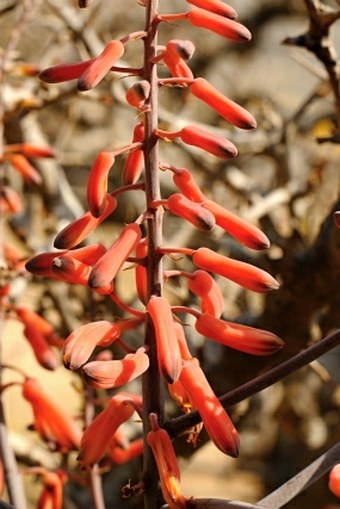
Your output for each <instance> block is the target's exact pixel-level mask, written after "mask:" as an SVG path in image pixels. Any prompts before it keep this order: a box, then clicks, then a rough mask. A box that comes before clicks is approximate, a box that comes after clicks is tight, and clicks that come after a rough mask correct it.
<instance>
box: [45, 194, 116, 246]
mask: <svg viewBox="0 0 340 509" xmlns="http://www.w3.org/2000/svg"><path fill="white" fill-rule="evenodd" d="M116 207H117V200H116V198H115V197H114V196H111V195H110V194H106V197H105V205H104V209H103V212H102V213H101V215H100V216H98V217H94V216H93V215H92V214H91V212H86V213H85V214H83V215H82V216H81V217H79V218H78V219H76V220H75V221H72V223H70V224H68V225H67V226H65V228H63V229H62V230H61V231H60V232H59V233H58V235H57V236H56V238H55V239H54V247H56V248H58V249H72V248H73V247H76V246H78V245H79V244H80V243H81V242H83V240H85V239H86V238H87V237H88V235H90V234H91V233H92V232H93V231H95V229H96V228H97V226H99V225H100V224H101V223H102V222H103V221H105V219H106V218H107V217H108V216H109V215H110V214H112V212H113V211H114V210H115V208H116Z"/></svg>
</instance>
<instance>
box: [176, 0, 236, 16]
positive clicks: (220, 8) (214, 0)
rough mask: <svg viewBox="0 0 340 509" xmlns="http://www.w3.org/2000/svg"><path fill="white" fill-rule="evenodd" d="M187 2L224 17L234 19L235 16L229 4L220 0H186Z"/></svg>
mask: <svg viewBox="0 0 340 509" xmlns="http://www.w3.org/2000/svg"><path fill="white" fill-rule="evenodd" d="M186 1H187V2H188V3H189V4H192V5H195V6H196V7H201V8H202V9H205V10H207V11H210V12H214V13H215V14H219V15H220V16H225V17H226V18H230V19H235V18H237V12H236V11H235V9H233V8H232V7H231V6H230V5H228V4H226V3H224V2H221V1H220V0H186Z"/></svg>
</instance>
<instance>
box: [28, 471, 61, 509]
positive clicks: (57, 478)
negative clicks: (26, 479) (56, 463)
mask: <svg viewBox="0 0 340 509" xmlns="http://www.w3.org/2000/svg"><path fill="white" fill-rule="evenodd" d="M25 473H29V474H34V475H37V474H38V475H40V476H41V477H42V482H43V490H42V492H41V494H40V496H39V499H38V505H37V508H38V509H62V506H63V486H64V484H65V483H66V481H67V479H68V475H67V473H66V472H65V471H64V470H56V471H54V472H50V471H48V470H46V469H45V468H44V467H30V468H29V469H28V470H27V471H26V472H25Z"/></svg>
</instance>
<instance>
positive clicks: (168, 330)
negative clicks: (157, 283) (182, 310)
mask: <svg viewBox="0 0 340 509" xmlns="http://www.w3.org/2000/svg"><path fill="white" fill-rule="evenodd" d="M147 310H148V313H149V315H150V317H151V320H152V323H153V325H154V328H155V335H156V346H157V357H158V363H159V366H160V369H161V371H162V373H163V375H164V376H165V378H166V379H167V381H168V382H169V383H172V382H174V381H176V380H177V378H178V377H179V374H180V372H181V368H182V357H181V352H180V348H179V344H178V341H177V337H176V332H175V329H174V321H173V316H172V312H171V306H170V304H169V302H168V300H167V299H166V298H165V297H156V296H152V297H151V298H150V300H149V302H148V304H147Z"/></svg>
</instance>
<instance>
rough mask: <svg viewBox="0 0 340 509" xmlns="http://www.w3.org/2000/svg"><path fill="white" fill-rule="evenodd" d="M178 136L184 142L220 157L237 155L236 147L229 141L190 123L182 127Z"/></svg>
mask: <svg viewBox="0 0 340 509" xmlns="http://www.w3.org/2000/svg"><path fill="white" fill-rule="evenodd" d="M180 138H181V140H182V141H183V142H184V143H187V144H188V145H194V146H195V147H199V148H202V149H203V150H206V151H207V152H209V153H210V154H213V155H214V156H216V157H220V158H221V159H231V158H233V157H235V156H236V155H237V148H236V147H235V145H234V144H233V143H232V142H231V141H229V140H227V139H226V138H223V137H222V136H219V135H217V134H212V133H209V132H208V131H205V130H204V129H201V128H200V127H196V126H190V125H188V126H186V127H184V128H183V129H182V130H181V133H180Z"/></svg>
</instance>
